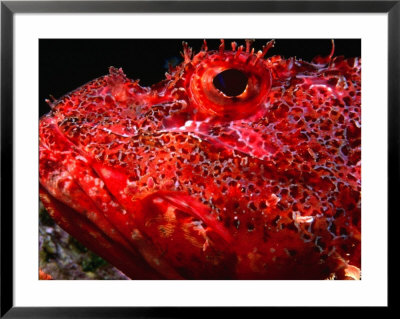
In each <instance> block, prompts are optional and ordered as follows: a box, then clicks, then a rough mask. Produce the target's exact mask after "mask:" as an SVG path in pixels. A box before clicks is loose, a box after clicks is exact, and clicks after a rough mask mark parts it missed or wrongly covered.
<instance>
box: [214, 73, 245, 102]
mask: <svg viewBox="0 0 400 319" xmlns="http://www.w3.org/2000/svg"><path fill="white" fill-rule="evenodd" d="M247 83H248V80H247V76H246V75H245V74H244V73H243V72H242V71H240V70H237V69H228V70H225V71H222V72H221V73H219V74H217V75H216V76H215V77H214V80H213V84H214V86H215V88H216V89H218V90H219V91H221V92H222V93H224V94H225V95H226V96H229V97H235V96H238V95H240V94H242V93H243V92H244V90H246V87H247Z"/></svg>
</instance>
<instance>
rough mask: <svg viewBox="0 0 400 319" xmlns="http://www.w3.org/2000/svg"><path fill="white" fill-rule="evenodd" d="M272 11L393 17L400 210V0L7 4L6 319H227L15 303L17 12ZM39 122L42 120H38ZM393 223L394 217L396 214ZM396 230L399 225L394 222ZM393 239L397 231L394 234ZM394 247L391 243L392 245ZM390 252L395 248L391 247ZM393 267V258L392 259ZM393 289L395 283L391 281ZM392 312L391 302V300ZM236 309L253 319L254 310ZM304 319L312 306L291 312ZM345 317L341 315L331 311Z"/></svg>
mask: <svg viewBox="0 0 400 319" xmlns="http://www.w3.org/2000/svg"><path fill="white" fill-rule="evenodd" d="M67 12H68V13H119V12H161V13H172V12H185V13H186V12H187V13H189V12H214V13H223V12H248V13H255V12H271V13H274V12H276V13H290V12H298V13H299V12H300V13H306V12H307V13H358V12H359V13H387V14H388V37H389V38H388V45H389V47H388V67H389V69H388V107H389V117H388V128H389V132H388V133H389V138H388V146H389V148H388V149H389V154H388V158H389V163H388V164H389V166H388V167H389V172H388V183H389V184H388V189H389V192H388V203H389V211H388V213H395V212H398V211H399V205H398V200H397V197H398V195H397V189H399V186H400V182H399V176H400V174H399V162H400V156H399V150H400V148H399V144H400V134H399V133H400V129H399V127H400V126H399V125H398V123H399V120H400V117H399V113H400V111H399V110H400V108H399V105H400V100H399V99H400V93H399V92H400V58H399V57H400V32H399V31H400V1H399V0H397V1H229V2H228V1H1V248H0V249H1V250H0V251H1V281H0V284H1V313H0V315H1V317H3V316H4V317H5V318H71V317H75V318H108V317H112V318H132V317H138V318H175V317H185V318H186V317H187V318H192V317H200V316H202V317H203V316H206V315H207V314H212V315H216V316H225V315H227V313H226V310H227V309H225V308H224V307H221V308H213V309H210V308H195V309H194V308H192V307H167V308H166V307H155V308H146V307H123V308H113V307H57V308H47V307H15V306H14V299H13V293H14V291H13V267H14V265H13V218H12V217H13V214H12V212H13V162H14V159H13V121H14V118H13V54H14V52H13V19H14V14H16V13H67ZM35 120H36V119H35ZM388 218H391V216H390V214H389V215H388ZM388 225H391V226H392V227H394V226H393V223H390V222H389V223H388ZM389 233H390V234H393V232H392V231H389ZM389 243H390V241H389ZM389 247H390V245H389ZM389 262H390V258H389ZM388 286H390V280H389V281H388ZM388 305H389V307H384V308H387V309H389V308H390V306H391V298H389V300H388ZM253 310H261V311H263V312H264V310H263V308H262V307H261V308H259V307H256V308H250V309H249V308H239V309H235V310H234V312H235V314H236V315H239V316H240V315H243V316H244V317H249V311H253ZM289 310H290V311H292V312H293V313H294V312H296V314H297V315H298V314H299V313H302V312H304V313H305V312H306V311H307V312H308V311H309V309H307V308H306V307H304V308H301V307H300V308H298V307H291V308H290V309H289ZM331 311H332V313H336V312H337V313H339V312H338V311H340V310H335V309H332V310H331Z"/></svg>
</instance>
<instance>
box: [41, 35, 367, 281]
mask: <svg viewBox="0 0 400 319" xmlns="http://www.w3.org/2000/svg"><path fill="white" fill-rule="evenodd" d="M274 43H275V42H274V41H270V42H268V43H267V44H266V45H265V46H264V47H263V49H262V50H260V51H258V52H255V50H254V48H252V43H251V41H246V42H245V43H244V45H240V46H239V45H237V43H236V42H232V43H231V45H230V46H229V47H225V42H224V41H223V40H221V44H220V46H219V47H217V48H215V50H210V49H209V48H208V47H207V42H206V41H204V44H203V46H202V48H201V49H200V50H199V52H198V53H194V52H193V50H192V49H191V48H190V47H189V46H188V44H187V43H185V42H184V43H183V52H182V57H183V61H182V63H181V64H179V65H177V66H175V67H172V66H171V67H170V69H169V71H168V72H167V73H166V77H165V79H164V80H162V81H161V82H160V83H158V84H154V85H152V86H151V87H142V86H141V85H139V81H138V80H137V81H132V80H130V79H129V78H127V77H126V75H125V74H124V73H123V71H122V69H117V68H114V67H110V69H109V74H108V75H105V76H103V77H100V78H98V79H95V80H93V81H91V82H89V83H87V84H85V85H83V86H82V87H80V88H78V89H76V90H75V91H73V92H71V93H69V94H67V95H65V96H63V97H62V98H60V99H59V100H54V101H53V102H49V101H48V102H49V104H50V106H51V108H52V110H51V112H50V113H49V114H47V115H44V116H43V117H42V118H41V119H40V125H39V134H40V142H39V150H40V152H39V156H40V159H39V178H40V198H41V201H42V202H43V204H44V205H45V207H46V209H47V210H48V212H49V214H50V215H51V216H52V218H53V219H54V220H55V221H56V222H57V223H58V224H59V225H60V226H61V227H62V228H64V229H65V230H66V231H67V232H68V233H70V234H71V235H72V236H74V237H75V238H77V239H78V240H79V241H81V242H82V243H83V244H84V245H86V246H87V247H88V248H90V249H91V250H92V251H94V252H95V253H97V254H99V255H100V256H101V257H103V258H104V259H106V260H107V261H109V262H110V263H111V264H113V265H114V266H116V267H117V268H118V269H120V270H121V271H122V272H124V273H125V274H126V275H127V276H129V277H130V278H132V279H279V280H280V279H359V278H360V272H361V58H360V57H354V58H344V57H343V56H338V57H334V43H333V41H332V51H331V53H330V54H329V56H325V57H323V56H317V57H315V58H314V59H313V60H312V61H303V60H301V59H297V58H295V57H292V58H284V57H281V56H278V55H275V56H272V57H266V53H267V51H268V50H269V49H270V48H271V47H272V46H273V45H274Z"/></svg>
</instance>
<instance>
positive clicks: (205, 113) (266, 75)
mask: <svg viewBox="0 0 400 319" xmlns="http://www.w3.org/2000/svg"><path fill="white" fill-rule="evenodd" d="M186 69H187V72H188V73H187V75H185V81H186V85H187V92H188V95H189V98H190V103H191V105H192V107H193V108H194V109H195V110H196V114H197V116H198V117H199V118H206V117H213V118H223V119H226V120H235V119H241V118H246V117H248V116H251V115H253V114H255V113H256V112H258V110H260V109H262V108H263V107H264V106H265V102H266V100H267V98H268V93H269V91H270V89H271V85H272V75H271V72H270V70H269V69H268V68H267V66H266V65H265V63H264V61H263V60H262V59H259V58H258V56H257V55H255V54H251V53H245V52H238V51H236V52H232V51H225V52H222V53H221V52H220V51H210V52H204V51H203V52H200V53H199V54H198V55H197V56H196V57H194V58H193V60H192V62H191V64H190V66H189V65H188V66H187V67H186Z"/></svg>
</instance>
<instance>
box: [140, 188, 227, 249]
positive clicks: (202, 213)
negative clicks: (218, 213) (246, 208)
mask: <svg viewBox="0 0 400 319" xmlns="http://www.w3.org/2000/svg"><path fill="white" fill-rule="evenodd" d="M161 200H165V201H167V202H168V203H170V204H172V205H173V206H175V207H176V208H177V209H179V210H180V211H182V212H183V213H185V214H187V215H188V216H191V217H193V218H194V219H195V220H199V221H201V222H203V223H204V224H205V225H206V226H207V228H209V229H211V230H212V231H213V233H216V234H217V235H219V237H220V238H222V239H223V240H224V242H225V243H227V244H231V243H232V242H233V240H234V239H233V237H232V235H231V234H230V233H229V232H228V230H227V229H226V228H224V226H223V224H221V223H220V222H219V221H218V220H217V219H216V217H215V215H214V214H212V212H211V209H210V208H209V207H208V206H206V205H205V204H203V203H201V202H200V201H199V200H198V199H196V198H195V197H193V196H190V195H187V194H185V193H181V192H171V191H158V192H156V193H154V194H151V195H148V197H147V200H146V201H147V203H149V201H151V203H152V204H154V205H157V204H158V201H161Z"/></svg>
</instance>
